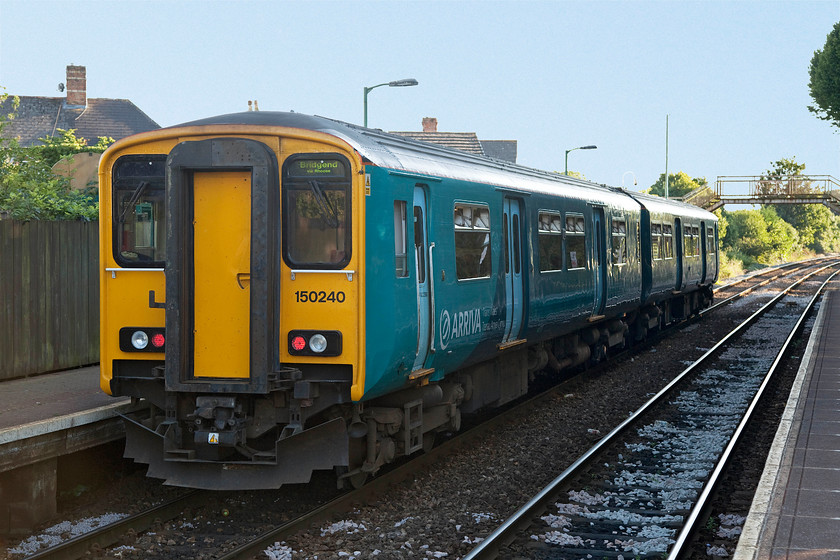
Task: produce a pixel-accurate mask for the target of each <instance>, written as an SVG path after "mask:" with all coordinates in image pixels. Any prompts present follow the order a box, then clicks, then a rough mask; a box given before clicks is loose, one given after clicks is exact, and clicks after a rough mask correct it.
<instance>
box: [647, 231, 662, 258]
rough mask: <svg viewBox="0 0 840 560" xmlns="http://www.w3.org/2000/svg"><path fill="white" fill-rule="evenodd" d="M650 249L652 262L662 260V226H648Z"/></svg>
mask: <svg viewBox="0 0 840 560" xmlns="http://www.w3.org/2000/svg"><path fill="white" fill-rule="evenodd" d="M650 248H651V251H652V254H653V260H655V261H658V260H662V224H650Z"/></svg>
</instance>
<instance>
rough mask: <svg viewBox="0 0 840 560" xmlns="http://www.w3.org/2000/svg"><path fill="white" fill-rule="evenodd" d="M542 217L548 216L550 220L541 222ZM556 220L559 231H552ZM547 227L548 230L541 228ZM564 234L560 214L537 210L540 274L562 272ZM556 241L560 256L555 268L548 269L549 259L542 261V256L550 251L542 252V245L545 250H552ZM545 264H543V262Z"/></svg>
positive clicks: (563, 222)
mask: <svg viewBox="0 0 840 560" xmlns="http://www.w3.org/2000/svg"><path fill="white" fill-rule="evenodd" d="M543 216H549V217H551V218H552V219H550V220H549V221H548V222H543ZM553 218H556V219H557V220H558V221H559V224H560V229H552V226H554V224H555V222H554V219H553ZM544 223H545V224H546V225H548V229H545V228H543V224H544ZM565 233H566V222H565V220H564V219H563V214H562V212H559V211H556V210H539V211H537V248H538V250H539V258H540V267H539V271H540V273H543V272H546V273H547V272H562V271H563V263H564V261H565V251H564V245H565ZM557 240H559V247H560V254H559V257H560V258H559V259H558V260H559V263H556V266H557V268H550V267H551V264H552V263H551V259H543V254H544V253H546V252H547V253H548V254H549V255H550V254H551V253H550V251H545V252H544V251H543V244H544V243H545V248H546V249H552V248H554V246H555V244H557ZM544 260H545V261H547V262H545V263H544V262H543V261H544ZM543 266H548V267H549V268H543Z"/></svg>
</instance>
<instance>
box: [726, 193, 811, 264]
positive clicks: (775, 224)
mask: <svg viewBox="0 0 840 560" xmlns="http://www.w3.org/2000/svg"><path fill="white" fill-rule="evenodd" d="M724 216H725V217H726V219H727V224H728V226H727V230H726V237H725V238H724V240H723V243H722V245H723V247H724V248H725V249H731V250H732V251H734V252H736V253H740V254H742V255H744V256H746V257H748V259H749V260H752V261H755V262H759V263H762V264H770V263H772V262H777V261H784V260H786V259H787V258H788V257H789V256H790V255H791V254H792V253H793V252H794V251H796V250H797V249H799V248H800V243H799V235H798V234H797V233H796V230H795V229H794V228H793V226H792V225H790V224H789V223H787V222H786V221H784V220H782V219H781V218H780V217H779V216H778V215H777V214H776V211H775V210H774V209H773V208H770V207H767V208H762V209H761V210H738V211H736V212H724Z"/></svg>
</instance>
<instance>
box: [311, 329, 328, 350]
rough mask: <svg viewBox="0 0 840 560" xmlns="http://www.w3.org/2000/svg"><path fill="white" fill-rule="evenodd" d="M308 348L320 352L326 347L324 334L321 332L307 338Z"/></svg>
mask: <svg viewBox="0 0 840 560" xmlns="http://www.w3.org/2000/svg"><path fill="white" fill-rule="evenodd" d="M309 349H310V350H312V351H313V352H316V353H318V354H320V353H321V352H323V351H324V350H326V349H327V339H326V338H324V335H322V334H316V335H313V337H312V338H310V339H309Z"/></svg>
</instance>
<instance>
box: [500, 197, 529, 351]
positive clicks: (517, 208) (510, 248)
mask: <svg viewBox="0 0 840 560" xmlns="http://www.w3.org/2000/svg"><path fill="white" fill-rule="evenodd" d="M521 221H522V206H521V202H520V201H519V200H517V199H514V198H508V197H505V202H504V221H503V224H502V228H503V231H504V241H503V243H504V249H505V250H504V260H505V270H504V276H505V337H504V339H503V340H502V343H503V344H504V343H506V342H511V341H513V340H517V339H518V338H519V331H520V330H521V329H522V317H523V312H524V305H523V303H524V300H525V297H524V292H523V290H524V287H523V282H522V224H521Z"/></svg>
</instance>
